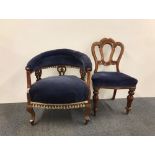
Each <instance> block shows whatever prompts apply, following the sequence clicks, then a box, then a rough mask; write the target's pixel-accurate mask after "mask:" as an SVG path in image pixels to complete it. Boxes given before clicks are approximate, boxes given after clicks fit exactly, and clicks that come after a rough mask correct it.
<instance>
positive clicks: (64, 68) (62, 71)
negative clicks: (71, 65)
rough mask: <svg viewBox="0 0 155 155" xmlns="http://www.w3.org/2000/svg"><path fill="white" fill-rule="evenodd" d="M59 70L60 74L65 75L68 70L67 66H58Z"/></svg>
mask: <svg viewBox="0 0 155 155" xmlns="http://www.w3.org/2000/svg"><path fill="white" fill-rule="evenodd" d="M57 71H58V73H59V76H61V75H65V72H66V66H64V65H63V66H57Z"/></svg>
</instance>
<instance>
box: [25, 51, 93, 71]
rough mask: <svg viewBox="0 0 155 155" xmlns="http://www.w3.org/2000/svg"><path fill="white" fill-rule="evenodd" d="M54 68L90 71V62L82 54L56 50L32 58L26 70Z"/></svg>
mask: <svg viewBox="0 0 155 155" xmlns="http://www.w3.org/2000/svg"><path fill="white" fill-rule="evenodd" d="M56 66H59V67H62V66H71V67H78V68H80V69H82V70H85V71H87V70H91V69H92V64H91V61H90V59H89V57H88V56H87V55H85V54H84V53H81V52H78V51H74V50H70V49H56V50H51V51H47V52H43V53H41V54H39V55H37V56H35V57H33V58H32V59H31V60H30V61H29V62H28V64H27V66H26V70H29V71H31V72H34V71H37V70H40V69H43V68H48V67H56ZM58 70H60V69H58Z"/></svg>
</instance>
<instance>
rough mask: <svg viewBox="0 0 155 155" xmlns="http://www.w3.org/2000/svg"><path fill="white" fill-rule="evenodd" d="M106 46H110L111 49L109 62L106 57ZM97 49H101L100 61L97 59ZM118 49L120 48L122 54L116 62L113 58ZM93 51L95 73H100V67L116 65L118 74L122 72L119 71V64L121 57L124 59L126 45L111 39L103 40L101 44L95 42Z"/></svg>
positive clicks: (92, 47)
mask: <svg viewBox="0 0 155 155" xmlns="http://www.w3.org/2000/svg"><path fill="white" fill-rule="evenodd" d="M105 45H110V47H111V50H110V55H109V58H108V61H105V56H104V54H105V53H104V52H105V51H104V47H105ZM96 47H97V48H99V54H100V59H98V58H97V54H96V52H97V51H96V50H95V48H96ZM117 47H120V53H119V56H118V57H117V59H116V60H115V61H114V60H113V56H114V53H115V51H116V48H117ZM91 51H92V55H93V58H94V61H95V70H94V72H97V71H98V67H99V65H104V66H109V65H116V70H117V72H119V71H120V70H119V63H120V60H121V57H122V55H123V52H124V45H123V44H122V43H121V42H115V41H114V40H113V39H111V38H103V39H101V40H100V41H99V42H94V43H93V44H92V46H91Z"/></svg>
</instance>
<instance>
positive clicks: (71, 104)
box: [29, 101, 88, 110]
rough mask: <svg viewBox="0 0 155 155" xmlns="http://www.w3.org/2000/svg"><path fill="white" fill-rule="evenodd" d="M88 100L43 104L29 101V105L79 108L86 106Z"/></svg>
mask: <svg viewBox="0 0 155 155" xmlns="http://www.w3.org/2000/svg"><path fill="white" fill-rule="evenodd" d="M87 103H88V101H82V102H76V103H64V104H53V103H49V104H45V103H40V102H31V103H30V104H29V106H31V107H33V108H43V109H52V110H55V109H60V110H62V109H68V110H69V109H79V108H84V107H86V104H87Z"/></svg>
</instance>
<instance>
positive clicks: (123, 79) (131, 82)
mask: <svg viewBox="0 0 155 155" xmlns="http://www.w3.org/2000/svg"><path fill="white" fill-rule="evenodd" d="M92 81H93V86H94V87H99V88H100V87H118V88H121V87H135V86H136V84H137V79H135V78H133V77H131V76H129V75H126V74H124V73H120V72H96V73H94V75H93V76H92Z"/></svg>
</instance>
